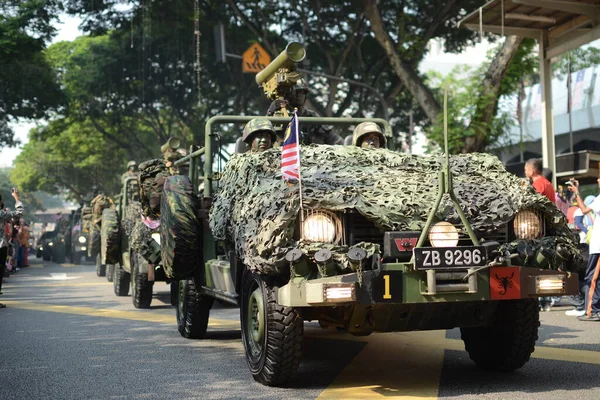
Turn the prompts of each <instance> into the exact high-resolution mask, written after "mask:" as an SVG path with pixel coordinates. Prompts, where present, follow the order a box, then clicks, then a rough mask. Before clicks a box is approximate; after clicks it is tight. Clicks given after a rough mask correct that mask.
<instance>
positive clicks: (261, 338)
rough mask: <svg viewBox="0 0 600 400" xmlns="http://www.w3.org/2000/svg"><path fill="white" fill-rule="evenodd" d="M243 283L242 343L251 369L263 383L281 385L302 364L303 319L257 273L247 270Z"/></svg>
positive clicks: (241, 308) (253, 374)
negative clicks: (276, 296) (284, 304)
mask: <svg viewBox="0 0 600 400" xmlns="http://www.w3.org/2000/svg"><path fill="white" fill-rule="evenodd" d="M242 285H243V286H242V299H241V307H240V316H241V322H242V342H243V343H244V350H245V353H246V361H247V363H248V366H249V367H250V372H251V373H252V377H253V378H254V379H255V380H256V381H257V382H260V383H262V384H263V385H267V386H278V385H281V384H283V383H285V382H286V381H287V380H289V379H290V378H291V377H292V376H293V375H294V374H295V373H296V370H297V369H298V365H299V364H300V358H301V357H302V342H303V336H304V323H303V320H302V318H300V316H299V315H298V313H297V312H296V310H294V308H293V307H284V306H281V305H279V304H277V300H276V298H275V291H274V290H273V288H272V287H270V286H269V285H268V284H267V283H266V282H265V281H264V280H263V279H262V278H261V277H260V276H258V275H257V274H254V273H252V272H250V271H246V273H245V275H244V281H243V284H242Z"/></svg>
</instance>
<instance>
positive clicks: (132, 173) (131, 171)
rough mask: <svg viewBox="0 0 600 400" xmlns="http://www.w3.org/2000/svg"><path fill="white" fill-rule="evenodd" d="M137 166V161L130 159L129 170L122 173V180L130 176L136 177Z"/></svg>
mask: <svg viewBox="0 0 600 400" xmlns="http://www.w3.org/2000/svg"><path fill="white" fill-rule="evenodd" d="M136 168H137V163H136V162H135V161H133V160H132V161H129V162H128V163H127V171H126V172H125V173H124V174H123V175H121V182H125V179H127V178H130V177H135V176H136V173H135V170H136Z"/></svg>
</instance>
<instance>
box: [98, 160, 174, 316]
mask: <svg viewBox="0 0 600 400" xmlns="http://www.w3.org/2000/svg"><path fill="white" fill-rule="evenodd" d="M140 165H143V163H142V164H140ZM138 190H139V185H138V178H137V177H129V178H125V179H124V181H123V187H122V190H121V194H120V195H119V196H118V199H117V207H116V209H115V210H104V212H103V215H102V237H101V242H102V249H101V259H102V262H103V263H106V265H107V266H108V270H109V271H111V272H112V274H111V275H112V282H113V288H114V293H115V295H117V296H128V295H129V293H130V288H131V298H132V302H133V305H134V306H135V307H136V308H149V307H150V305H151V303H152V295H153V288H154V283H155V282H166V281H167V278H166V276H165V274H164V272H163V269H162V268H161V266H160V234H159V232H158V228H156V227H155V228H150V227H148V226H146V225H145V224H144V222H143V221H142V208H141V205H140V201H139V193H138ZM168 283H170V280H169V281H168Z"/></svg>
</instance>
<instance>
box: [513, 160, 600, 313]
mask: <svg viewBox="0 0 600 400" xmlns="http://www.w3.org/2000/svg"><path fill="white" fill-rule="evenodd" d="M525 176H527V178H528V179H529V181H530V182H531V184H532V185H533V187H534V188H535V190H536V191H537V192H538V193H540V194H542V195H544V196H546V197H547V198H548V199H549V200H550V201H551V202H553V203H554V204H556V207H557V208H558V209H559V210H561V211H562V212H563V213H564V214H565V216H566V217H567V221H568V222H569V226H570V227H571V228H572V229H573V230H574V231H576V232H578V233H579V245H580V248H581V250H582V254H583V255H584V258H585V259H586V262H587V265H586V270H585V272H584V274H583V276H582V278H583V279H582V282H581V283H582V285H581V286H582V288H581V289H582V290H581V295H580V296H578V297H576V298H575V299H573V305H574V306H575V308H574V309H573V310H569V311H567V312H566V314H567V315H569V316H576V317H578V319H579V320H581V321H600V195H598V196H592V195H590V196H587V197H586V198H585V199H584V198H582V197H581V195H580V193H579V182H578V181H577V180H575V179H570V180H569V181H567V182H565V185H564V186H563V185H559V186H558V187H557V190H555V189H554V187H553V186H552V183H551V181H552V172H551V171H549V170H548V169H546V168H542V160H540V159H531V160H529V161H527V163H525ZM597 182H598V187H599V188H600V177H598V181H597ZM553 302H554V300H553V299H547V298H543V299H541V300H540V306H541V308H542V309H543V310H548V309H550V306H551V304H552V303H553Z"/></svg>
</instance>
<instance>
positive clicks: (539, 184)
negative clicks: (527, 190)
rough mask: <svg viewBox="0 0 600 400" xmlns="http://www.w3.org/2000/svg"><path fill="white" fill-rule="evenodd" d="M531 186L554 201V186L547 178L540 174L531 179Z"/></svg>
mask: <svg viewBox="0 0 600 400" xmlns="http://www.w3.org/2000/svg"><path fill="white" fill-rule="evenodd" d="M533 187H534V188H535V190H536V192H538V193H539V194H543V195H544V196H546V197H547V198H548V200H550V201H551V202H552V203H556V193H555V192H554V188H553V187H552V184H551V183H550V181H549V180H548V179H546V178H544V177H543V176H540V177H539V178H537V179H536V180H535V181H533Z"/></svg>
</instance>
